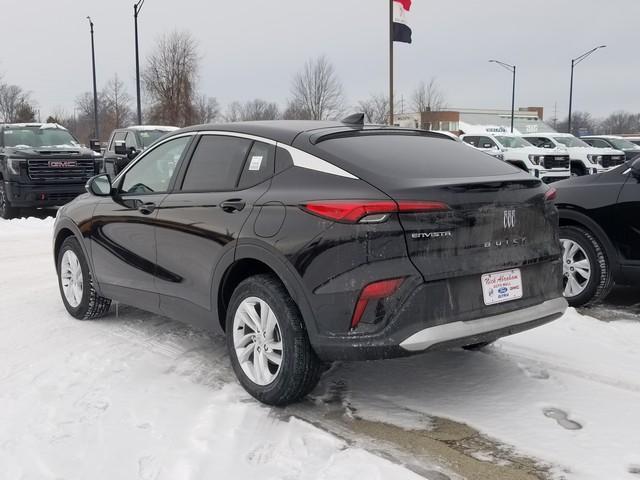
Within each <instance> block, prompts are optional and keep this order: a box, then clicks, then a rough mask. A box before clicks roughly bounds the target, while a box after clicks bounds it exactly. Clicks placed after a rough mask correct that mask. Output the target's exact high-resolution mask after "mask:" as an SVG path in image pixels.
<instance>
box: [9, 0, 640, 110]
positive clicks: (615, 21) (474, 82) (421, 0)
mask: <svg viewBox="0 0 640 480" xmlns="http://www.w3.org/2000/svg"><path fill="white" fill-rule="evenodd" d="M133 3H134V2H133V0H55V1H54V0H29V1H25V0H0V12H1V15H2V37H3V41H2V47H1V48H0V72H1V73H2V74H3V76H4V81H6V82H9V83H15V84H18V85H20V86H22V87H23V88H24V89H26V90H28V91H30V92H31V93H32V95H33V98H34V99H35V100H37V102H38V103H39V106H40V109H41V114H42V116H43V117H45V116H46V115H47V114H48V113H50V112H51V111H52V110H53V109H54V108H56V107H63V108H65V109H66V110H67V112H70V113H71V112H72V111H73V103H74V99H75V98H76V96H77V95H78V94H79V93H81V92H84V91H89V90H91V88H92V86H91V56H90V54H91V51H90V37H89V26H88V23H87V20H86V18H85V17H86V16H87V15H91V16H92V18H93V20H94V23H95V29H96V57H97V73H98V85H99V87H100V86H101V85H104V84H105V83H106V82H107V80H108V79H109V78H110V77H112V76H113V75H114V74H115V73H118V74H119V76H120V77H121V78H122V79H123V80H124V81H125V82H126V83H127V86H128V90H129V93H130V94H131V96H132V97H134V96H135V81H134V79H135V64H134V50H133V46H134V41H133V40H134V37H133ZM387 15H388V3H387V1H386V0H318V1H311V0H268V1H266V0H236V1H222V0H182V1H175V0H146V3H145V5H144V8H143V11H142V13H141V15H140V38H141V53H142V57H143V58H144V56H145V53H148V52H149V51H151V50H152V49H153V46H154V43H155V40H156V39H157V38H158V37H159V36H160V35H161V34H162V33H163V32H167V31H171V30H186V31H189V32H191V33H192V35H193V36H194V38H195V39H196V40H197V41H198V42H199V47H200V54H201V56H202V62H201V72H200V74H201V75H200V87H201V90H202V91H203V92H204V93H206V94H208V95H210V96H215V97H217V98H218V100H219V101H220V103H221V104H222V106H223V108H224V107H225V106H226V104H228V103H229V102H231V101H233V100H248V99H252V98H257V97H259V98H263V99H266V100H271V101H277V102H279V103H282V104H283V103H284V102H285V99H286V98H287V95H288V91H289V86H290V82H291V76H292V75H293V74H294V73H295V72H296V71H297V70H298V69H299V68H300V67H301V65H302V64H304V62H305V60H306V59H307V58H309V57H312V56H317V55H320V54H326V55H327V56H328V57H329V59H330V60H331V61H332V62H333V64H334V65H335V68H336V71H337V72H338V74H339V77H340V79H341V80H342V83H343V85H344V87H345V92H346V94H347V97H348V101H349V103H350V104H355V103H356V102H357V100H359V99H361V98H364V97H366V96H368V95H369V94H370V93H377V92H386V91H387V90H388V86H387V85H388V24H387V22H388V17H387ZM639 19H640V0H609V1H604V0H579V1H578V0H529V1H524V0H485V1H479V0H458V1H454V2H451V1H443V0H438V1H435V0H414V1H413V6H412V12H411V16H410V18H409V21H410V23H411V26H412V28H413V40H414V43H413V44H412V45H405V44H396V47H395V51H396V69H395V72H396V75H395V78H396V92H397V95H404V98H405V100H406V102H407V103H408V99H409V97H410V95H411V91H412V89H413V88H414V87H415V85H416V84H417V83H418V82H419V81H420V80H422V79H425V80H428V79H429V78H430V77H432V76H434V77H436V78H437V80H438V82H439V84H440V86H441V88H442V90H443V91H444V93H445V97H446V102H447V104H448V105H449V106H452V107H467V108H484V107H488V108H509V107H510V100H511V77H510V74H509V72H508V71H506V70H502V69H501V68H500V67H498V66H497V65H495V64H489V63H488V62H487V60H489V59H490V58H497V59H499V60H502V61H505V62H507V63H515V64H516V65H517V66H518V90H517V98H516V104H517V105H519V106H529V105H531V106H534V105H542V106H544V107H545V109H546V112H545V113H546V115H545V116H546V117H547V118H549V117H551V116H552V115H553V109H554V105H555V103H556V102H557V108H558V116H559V117H563V116H565V115H566V113H567V105H568V96H569V74H570V60H571V58H573V57H577V56H578V55H580V54H582V53H583V52H585V51H587V50H589V49H590V48H592V47H594V46H597V45H600V44H607V45H608V47H607V48H606V49H604V50H601V51H598V52H597V53H596V54H594V55H593V56H592V57H590V58H589V59H588V60H586V61H585V62H584V63H582V64H580V65H579V66H578V67H577V69H576V77H575V96H574V109H575V110H587V111H590V112H592V113H593V114H595V115H597V116H604V115H606V114H608V113H610V112H612V111H614V110H621V109H624V110H629V111H634V112H640V92H639V88H638V85H639V84H640V49H639V46H640V23H639ZM406 110H407V108H406V107H405V111H406Z"/></svg>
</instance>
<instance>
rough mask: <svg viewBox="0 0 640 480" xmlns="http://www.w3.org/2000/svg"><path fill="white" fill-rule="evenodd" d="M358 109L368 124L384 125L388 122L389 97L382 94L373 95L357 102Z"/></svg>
mask: <svg viewBox="0 0 640 480" xmlns="http://www.w3.org/2000/svg"><path fill="white" fill-rule="evenodd" d="M358 108H359V109H360V111H361V112H362V113H364V116H365V120H366V121H367V122H369V123H376V124H385V123H388V121H389V97H388V96H387V95H385V94H384V93H380V94H373V95H371V96H370V97H369V98H367V99H366V100H360V101H359V102H358Z"/></svg>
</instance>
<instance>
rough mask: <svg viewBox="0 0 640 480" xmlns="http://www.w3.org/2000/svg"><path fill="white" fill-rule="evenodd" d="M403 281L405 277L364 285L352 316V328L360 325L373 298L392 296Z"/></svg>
mask: <svg viewBox="0 0 640 480" xmlns="http://www.w3.org/2000/svg"><path fill="white" fill-rule="evenodd" d="M403 281H404V278H392V279H389V280H380V281H379V282H374V283H370V284H369V285H367V286H366V287H364V288H363V289H362V291H361V292H360V296H359V297H358V302H357V303H356V308H355V309H354V311H353V316H352V317H351V328H356V327H357V326H358V324H359V323H360V320H362V316H363V315H364V312H365V310H366V309H367V306H368V305H369V302H370V301H371V300H379V299H382V298H387V297H390V296H391V295H393V294H394V293H396V291H398V288H400V285H402V282H403Z"/></svg>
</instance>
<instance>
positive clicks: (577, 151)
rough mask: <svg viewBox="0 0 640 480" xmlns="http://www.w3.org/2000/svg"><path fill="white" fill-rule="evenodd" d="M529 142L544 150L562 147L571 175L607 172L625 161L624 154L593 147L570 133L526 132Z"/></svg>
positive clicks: (609, 149)
mask: <svg viewBox="0 0 640 480" xmlns="http://www.w3.org/2000/svg"><path fill="white" fill-rule="evenodd" d="M523 138H526V139H527V140H528V141H529V142H531V143H533V144H534V145H535V146H537V147H540V148H542V149H544V150H547V149H556V148H560V147H564V148H566V149H567V150H568V152H569V157H571V176H572V177H580V176H582V175H593V174H596V173H602V172H608V171H609V170H611V169H613V168H616V167H617V166H619V165H622V164H623V163H624V162H625V154H624V152H621V151H620V150H613V149H611V148H595V147H592V146H591V145H589V144H588V143H585V142H584V141H583V140H580V139H579V138H576V137H574V136H573V135H571V134H570V133H549V132H547V133H527V134H525V135H523Z"/></svg>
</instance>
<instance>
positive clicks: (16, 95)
mask: <svg viewBox="0 0 640 480" xmlns="http://www.w3.org/2000/svg"><path fill="white" fill-rule="evenodd" d="M35 117H36V106H35V105H34V103H33V102H32V100H31V98H30V95H29V93H28V92H25V91H24V90H22V88H20V87H19V86H18V85H8V84H5V83H0V121H2V122H32V121H34V120H35Z"/></svg>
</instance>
